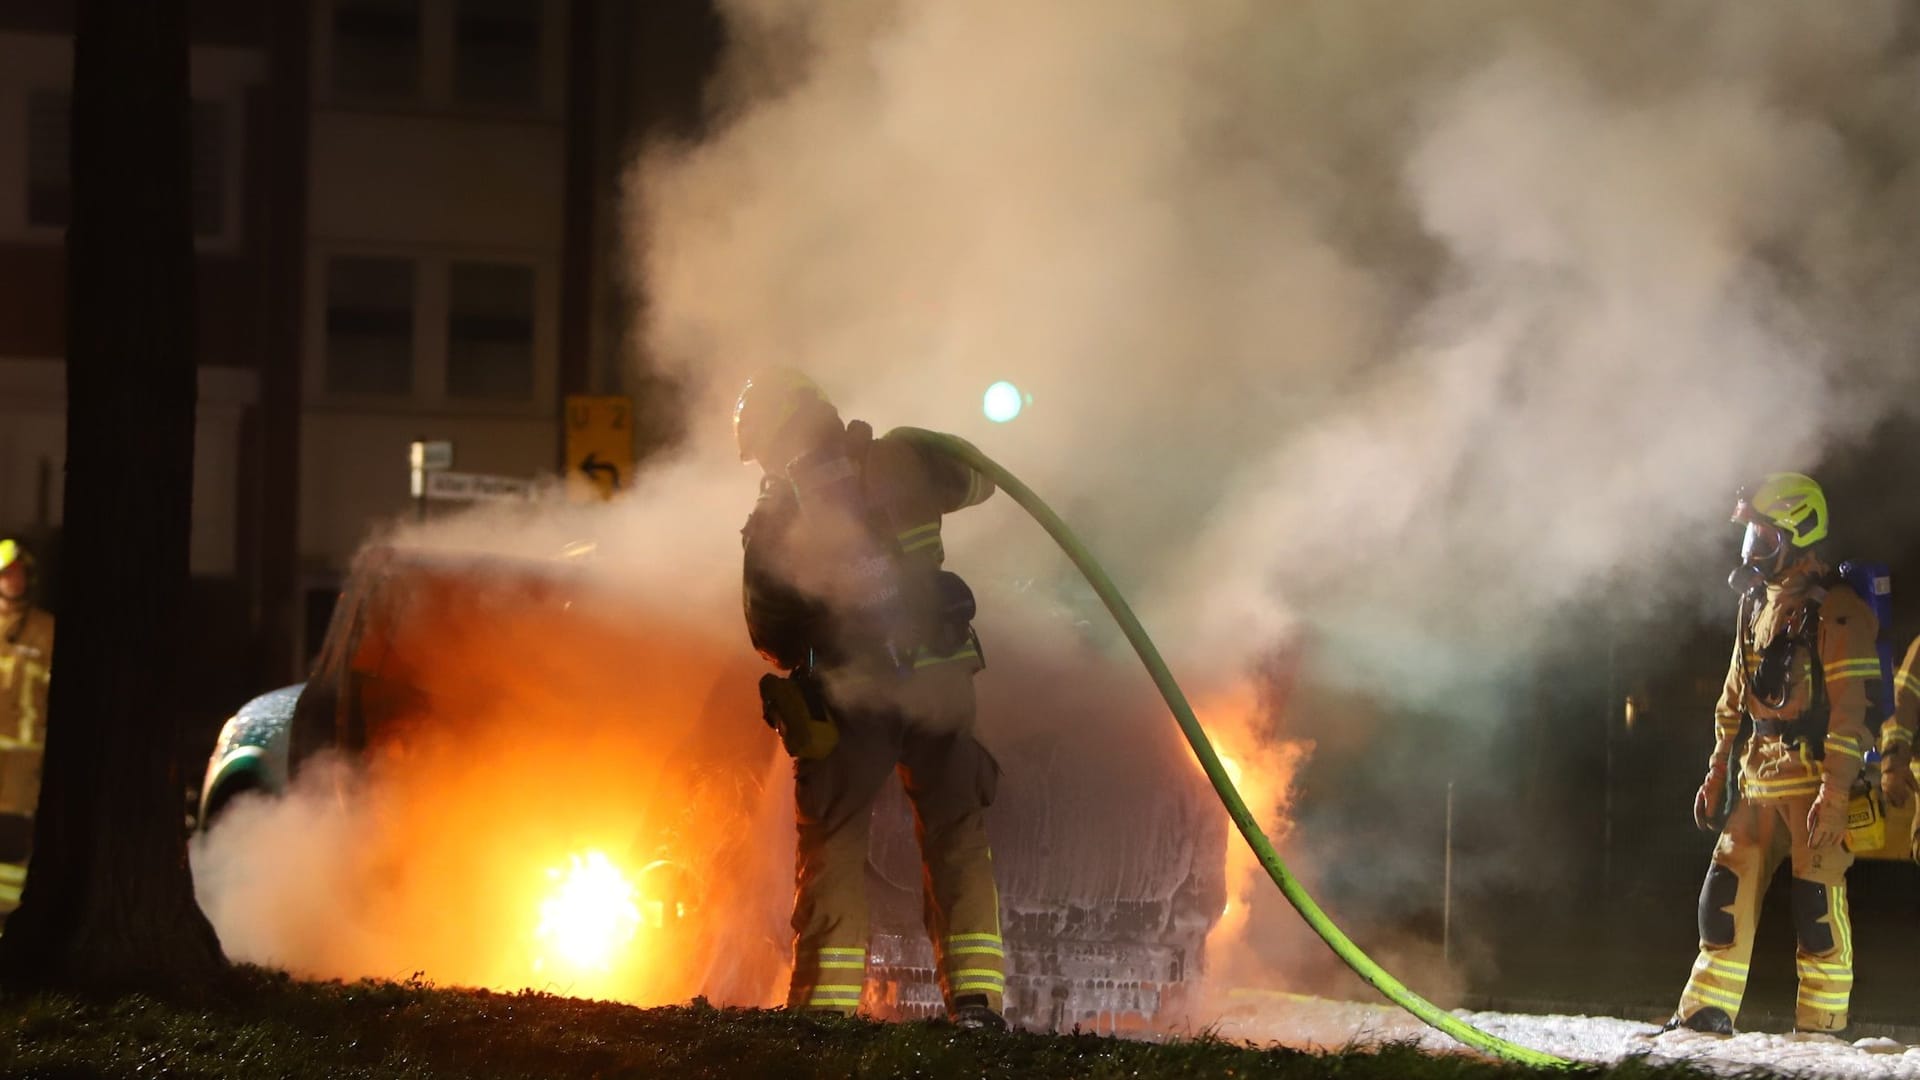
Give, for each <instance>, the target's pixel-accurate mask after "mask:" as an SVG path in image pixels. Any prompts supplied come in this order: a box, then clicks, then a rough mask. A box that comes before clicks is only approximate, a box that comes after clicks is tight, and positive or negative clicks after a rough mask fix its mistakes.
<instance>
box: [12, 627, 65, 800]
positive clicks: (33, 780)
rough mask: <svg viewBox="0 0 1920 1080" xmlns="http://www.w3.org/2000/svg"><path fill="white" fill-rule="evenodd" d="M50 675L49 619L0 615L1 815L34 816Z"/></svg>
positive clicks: (50, 638) (51, 649) (50, 637)
mask: <svg viewBox="0 0 1920 1080" xmlns="http://www.w3.org/2000/svg"><path fill="white" fill-rule="evenodd" d="M52 671H53V616H52V615H50V614H48V613H47V612H44V611H41V610H39V609H38V608H25V609H23V610H20V611H18V612H12V613H6V614H0V813H8V814H32V813H33V811H34V807H35V805H36V804H37V803H38V802H39V797H40V754H41V750H42V748H43V747H44V746H45V745H46V741H47V684H48V680H49V679H50V677H51V675H52Z"/></svg>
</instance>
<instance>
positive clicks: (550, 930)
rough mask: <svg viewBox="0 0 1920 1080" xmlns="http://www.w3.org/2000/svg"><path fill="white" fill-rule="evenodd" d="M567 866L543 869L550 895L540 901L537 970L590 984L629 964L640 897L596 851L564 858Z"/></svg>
mask: <svg viewBox="0 0 1920 1080" xmlns="http://www.w3.org/2000/svg"><path fill="white" fill-rule="evenodd" d="M568 859H569V861H570V862H571V864H572V865H571V866H570V867H569V868H568V869H567V870H565V871H562V870H561V869H560V868H559V867H551V868H549V869H548V870H547V877H548V878H549V879H551V880H552V881H554V882H555V885H554V888H553V891H552V892H550V893H548V894H547V896H546V898H545V899H544V900H542V901H540V925H539V926H538V927H537V928H535V930H534V935H533V936H534V940H535V941H536V942H537V945H538V949H539V952H538V955H536V956H535V958H534V962H533V969H534V971H535V972H541V973H548V972H551V973H553V974H556V975H559V976H561V977H563V978H568V979H569V981H571V982H574V983H576V984H578V983H591V982H594V981H596V977H597V976H606V975H609V974H611V973H612V972H614V971H615V970H616V969H617V968H618V967H620V966H621V965H623V964H625V963H627V962H629V956H628V952H629V949H630V948H631V947H632V945H633V943H634V938H635V936H636V935H637V934H638V932H639V929H640V903H639V900H640V894H639V890H638V889H636V888H635V887H634V884H633V882H632V881H629V880H628V879H627V875H626V874H625V873H623V872H622V871H621V870H620V868H619V867H618V866H615V865H614V864H613V861H612V860H610V859H608V858H607V856H606V854H605V853H603V852H600V851H588V852H587V853H586V854H585V855H584V856H582V855H580V854H578V853H576V854H573V855H569V856H568Z"/></svg>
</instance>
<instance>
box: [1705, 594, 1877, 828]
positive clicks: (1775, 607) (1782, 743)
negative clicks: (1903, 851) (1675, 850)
mask: <svg viewBox="0 0 1920 1080" xmlns="http://www.w3.org/2000/svg"><path fill="white" fill-rule="evenodd" d="M1824 575H1825V570H1824V568H1821V567H1818V566H1817V565H1816V566H1812V567H1810V568H1809V569H1808V570H1806V571H1804V572H1801V573H1796V574H1793V575H1791V576H1789V577H1788V578H1787V579H1786V580H1785V581H1783V582H1780V583H1777V584H1773V585H1769V586H1768V587H1767V592H1766V598H1765V600H1764V601H1763V602H1761V603H1759V604H1757V605H1753V610H1752V611H1751V613H1750V615H1749V616H1748V619H1747V621H1746V625H1745V626H1742V627H1741V628H1740V632H1739V633H1738V634H1737V635H1736V639H1735V641H1734V643H1733V659H1732V661H1731V662H1730V664H1729V665H1728V669H1727V680H1726V684H1725V686H1724V687H1723V688H1722V689H1721V692H1720V701H1719V704H1718V705H1716V706H1715V707H1714V748H1713V763H1714V764H1715V765H1718V766H1724V765H1725V764H1726V763H1727V761H1728V760H1729V759H1730V757H1731V755H1732V753H1733V750H1734V742H1735V741H1736V739H1737V738H1738V735H1739V730H1740V720H1741V716H1742V715H1743V714H1744V715H1746V716H1750V717H1752V718H1753V720H1754V722H1755V729H1754V733H1753V735H1752V737H1751V738H1749V739H1748V740H1747V745H1746V751H1745V754H1744V755H1743V756H1742V758H1741V776H1740V792H1741V794H1742V795H1744V796H1745V797H1746V798H1748V799H1753V800H1757V801H1765V800H1769V799H1780V798H1786V797H1790V796H1802V795H1813V794H1816V793H1818V792H1819V790H1820V786H1821V784H1822V783H1823V782H1825V783H1827V784H1830V785H1834V786H1835V788H1836V789H1837V790H1839V791H1840V792H1842V793H1844V792H1846V791H1847V790H1848V788H1849V787H1851V786H1852V784H1853V781H1854V778H1855V777H1857V776H1858V775H1859V773H1860V770H1861V768H1862V767H1863V765H1864V758H1865V753H1866V749H1867V747H1868V746H1870V745H1871V738H1872V737H1871V735H1870V734H1869V733H1868V731H1867V727H1866V715H1867V685H1868V683H1869V682H1871V681H1873V680H1876V679H1878V678H1879V677H1880V659H1879V655H1878V653H1877V652H1876V651H1875V649H1874V638H1875V635H1876V634H1877V633H1878V625H1877V622H1876V620H1875V619H1874V615H1873V611H1872V610H1871V609H1870V608H1868V607H1867V605H1866V603H1865V602H1864V601H1862V600H1861V599H1860V597H1859V595H1858V594H1857V593H1855V592H1854V591H1853V590H1852V589H1851V588H1849V587H1847V586H1846V585H1844V584H1840V583H1838V582H1834V583H1831V584H1826V585H1824V586H1823V583H1822V578H1823V577H1824ZM1811 603H1818V604H1819V605H1820V611H1819V622H1818V625H1817V626H1815V627H1811V628H1808V627H1807V626H1806V622H1807V620H1806V616H1807V615H1808V614H1809V613H1808V611H1807V606H1808V605H1809V604H1811ZM1796 630H1799V631H1800V633H1798V634H1796ZM1791 638H1797V639H1798V640H1790V639H1791ZM1809 639H1810V640H1809ZM1770 652H1771V653H1774V654H1775V657H1776V658H1775V661H1774V663H1775V665H1779V664H1784V665H1785V668H1784V671H1783V672H1782V675H1783V676H1784V678H1783V679H1781V680H1780V682H1779V685H1774V686H1769V685H1766V684H1767V683H1768V681H1769V680H1768V678H1767V674H1768V672H1767V671H1765V670H1763V669H1765V668H1766V667H1767V666H1768V665H1767V655H1768V654H1769V653H1770ZM1816 658H1817V660H1818V665H1819V666H1818V670H1819V674H1820V676H1821V678H1822V680H1823V681H1824V687H1825V698H1826V708H1827V724H1826V735H1825V738H1824V739H1822V740H1820V745H1819V747H1818V748H1817V749H1816V747H1814V746H1813V745H1809V741H1808V740H1806V739H1803V738H1800V737H1798V735H1797V733H1778V732H1770V731H1769V730H1768V728H1769V727H1770V726H1771V725H1772V724H1774V723H1777V722H1784V721H1794V720H1799V719H1801V718H1803V717H1806V716H1807V715H1808V712H1809V710H1810V709H1811V708H1813V707H1814V705H1815V697H1816V695H1815V685H1814V681H1813V680H1814V672H1815V666H1814V665H1815V660H1816Z"/></svg>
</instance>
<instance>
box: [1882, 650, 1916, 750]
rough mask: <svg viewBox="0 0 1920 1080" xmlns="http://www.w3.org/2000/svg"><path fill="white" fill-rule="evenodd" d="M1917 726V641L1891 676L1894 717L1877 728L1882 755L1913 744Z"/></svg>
mask: <svg viewBox="0 0 1920 1080" xmlns="http://www.w3.org/2000/svg"><path fill="white" fill-rule="evenodd" d="M1917 727H1920V638H1914V639H1913V644H1912V645H1909V646H1908V647H1907V657H1906V659H1904V660H1902V661H1900V670H1899V671H1897V672H1895V673H1894V676H1893V715H1892V716H1891V717H1889V718H1888V719H1887V720H1886V721H1885V722H1884V723H1882V724H1881V725H1880V753H1881V755H1882V756H1885V755H1887V754H1888V753H1891V752H1892V751H1894V750H1897V749H1899V748H1900V747H1903V746H1907V747H1910V746H1912V745H1913V736H1914V731H1915V729H1916V728H1917Z"/></svg>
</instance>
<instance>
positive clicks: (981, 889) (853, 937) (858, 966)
mask: <svg viewBox="0 0 1920 1080" xmlns="http://www.w3.org/2000/svg"><path fill="white" fill-rule="evenodd" d="M836 720H837V722H838V724H839V727H840V739H839V742H838V744H837V745H835V747H834V749H833V752H832V753H830V754H828V755H827V756H826V757H824V758H820V759H818V760H797V761H795V762H794V780H795V783H794V804H795V817H796V819H797V821H798V827H799V846H798V851H797V856H796V860H795V861H796V866H795V874H794V878H795V888H794V904H793V931H794V945H793V981H792V984H791V986H790V988H789V990H788V994H787V1005H788V1007H789V1008H795V1009H817V1010H824V1011H831V1012H839V1013H852V1012H854V1011H855V1010H856V1009H858V1008H859V1006H860V1001H861V992H862V989H863V987H864V986H865V983H866V968H867V892H866V889H867V874H866V871H867V843H868V826H869V823H870V822H871V820H872V817H873V813H872V811H873V803H874V800H875V798H876V797H877V796H878V795H879V793H880V790H881V788H882V786H883V785H884V784H885V782H886V779H887V774H888V773H889V772H892V771H894V770H895V769H896V768H897V769H898V770H899V772H900V777H901V780H902V781H904V783H905V787H906V792H907V798H908V800H909V801H910V802H911V803H912V804H913V811H914V827H915V833H916V835H917V836H918V838H919V841H920V856H921V861H922V866H923V869H924V873H923V886H922V889H923V895H924V902H925V914H924V917H925V921H926V927H927V934H928V936H929V937H931V938H932V941H933V952H934V958H935V963H936V965H937V967H938V971H939V977H940V991H941V995H942V997H944V998H945V1000H946V1004H947V1009H948V1011H949V1012H951V1011H952V1010H953V1008H954V1003H955V999H956V998H966V997H973V996H978V997H981V998H984V999H985V1001H986V1004H987V1006H988V1007H989V1008H991V1009H993V1010H994V1011H995V1012H1000V1011H1002V1009H1003V1004H1002V1000H1003V995H1004V993H1005V991H1006V946H1005V943H1004V942H1003V941H1002V940H1001V937H1000V898H999V892H998V890H997V889H996V888H995V887H994V881H993V857H992V854H991V852H990V850H989V848H988V845H987V826H986V809H987V806H988V805H989V804H991V803H992V802H993V796H994V792H995V789H996V788H997V786H998V784H999V778H1000V767H999V765H998V764H997V763H996V762H995V761H994V760H993V756H992V755H991V754H989V753H988V752H987V750H986V748H985V747H984V746H982V745H981V744H980V742H979V740H977V739H975V738H974V736H973V734H972V732H971V729H970V725H969V726H967V727H963V728H961V729H960V730H957V731H946V732H944V733H938V734H936V733H929V732H921V731H918V730H916V729H915V728H914V727H913V726H912V725H911V724H909V723H907V722H906V721H905V720H904V719H903V718H902V717H901V716H899V715H897V714H874V713H851V714H847V715H843V716H839V717H837V718H836Z"/></svg>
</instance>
